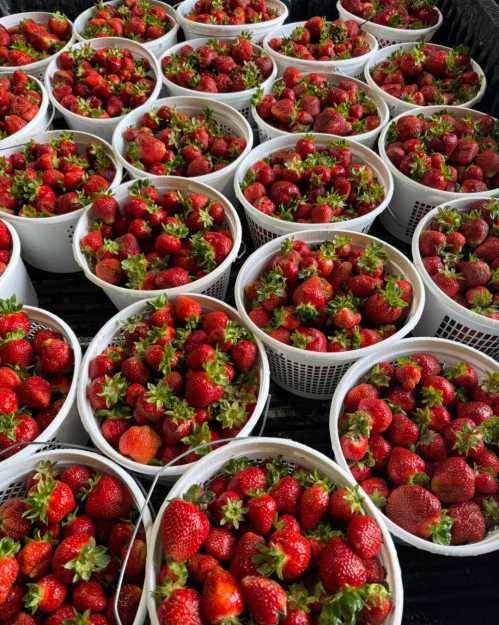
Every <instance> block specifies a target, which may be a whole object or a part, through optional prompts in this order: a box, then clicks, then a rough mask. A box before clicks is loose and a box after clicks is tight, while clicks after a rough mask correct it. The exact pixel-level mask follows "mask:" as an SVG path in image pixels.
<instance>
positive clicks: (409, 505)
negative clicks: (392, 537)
mask: <svg viewBox="0 0 499 625" xmlns="http://www.w3.org/2000/svg"><path fill="white" fill-rule="evenodd" d="M386 514H387V516H388V518H390V519H391V520H392V521H393V522H394V523H397V525H400V527H402V528H403V529H405V530H406V531H408V532H410V533H411V534H415V535H416V536H419V537H421V538H429V537H430V536H433V539H434V540H435V537H438V536H439V533H440V532H443V540H444V544H445V542H447V541H448V540H449V536H448V534H449V524H448V523H447V524H445V523H444V524H441V521H442V520H443V519H442V511H441V505H440V501H439V500H438V499H437V497H435V495H433V494H432V493H430V492H429V491H428V490H426V489H425V488H423V487H422V486H415V485H410V484H404V485H402V486H398V487H397V488H395V489H394V490H393V491H392V492H391V493H390V495H389V497H388V500H387V504H386ZM440 524H441V525H440Z"/></svg>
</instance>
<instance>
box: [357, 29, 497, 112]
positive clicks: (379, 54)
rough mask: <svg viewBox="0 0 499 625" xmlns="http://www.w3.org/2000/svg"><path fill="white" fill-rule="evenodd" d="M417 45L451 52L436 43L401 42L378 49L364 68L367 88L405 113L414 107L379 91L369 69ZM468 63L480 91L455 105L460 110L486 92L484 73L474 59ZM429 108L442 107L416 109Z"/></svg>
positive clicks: (472, 103) (476, 102) (446, 47)
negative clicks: (477, 76) (398, 52)
mask: <svg viewBox="0 0 499 625" xmlns="http://www.w3.org/2000/svg"><path fill="white" fill-rule="evenodd" d="M418 43H424V44H427V45H430V46H433V47H435V48H437V49H439V50H452V48H451V47H450V46H443V45H440V44H437V43H432V42H430V41H425V42H418V41H409V42H407V41H406V42H401V43H394V44H391V45H389V46H385V47H384V48H379V49H378V50H376V52H375V53H374V54H373V55H372V57H371V58H370V59H368V61H367V63H366V64H365V66H364V78H365V80H366V82H367V84H368V85H369V87H371V88H372V89H373V90H374V91H376V93H378V94H379V95H380V97H382V98H383V99H384V100H385V101H386V102H388V103H389V104H390V105H392V106H397V107H404V108H405V110H406V111H410V110H412V109H414V108H415V105H414V104H413V103H412V102H406V101H405V100H402V99H401V98H396V97H395V96H393V95H391V94H390V93H387V92H386V91H383V89H381V87H380V86H379V85H378V84H376V83H375V82H374V80H373V78H372V75H371V69H372V68H373V67H374V65H375V64H378V63H380V62H381V61H384V60H386V59H387V58H389V57H390V56H391V55H392V54H393V53H394V52H396V51H397V50H398V49H401V48H402V49H404V50H405V49H406V48H407V49H409V48H413V47H414V46H416V45H418ZM386 52H389V54H386ZM470 61H471V67H472V69H473V71H475V72H476V73H477V74H478V75H479V76H480V89H479V90H478V92H477V93H476V95H475V96H473V97H472V98H471V99H470V100H467V101H466V102H462V103H461V104H457V105H455V106H458V107H461V108H469V107H471V106H473V105H474V104H478V103H479V102H480V100H481V99H482V98H483V96H484V94H485V91H486V90H487V76H486V75H485V72H484V71H483V69H482V68H481V66H480V65H479V64H478V63H477V62H476V61H475V60H474V59H472V58H470ZM430 106H442V105H440V104H439V105H435V104H428V105H427V104H425V105H423V106H418V107H417V108H424V109H426V108H429V107H430ZM406 107H407V108H406Z"/></svg>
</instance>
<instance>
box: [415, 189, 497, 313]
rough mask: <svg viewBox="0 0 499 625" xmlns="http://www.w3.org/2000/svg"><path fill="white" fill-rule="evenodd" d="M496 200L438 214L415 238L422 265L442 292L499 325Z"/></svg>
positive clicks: (483, 201)
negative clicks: (417, 240)
mask: <svg viewBox="0 0 499 625" xmlns="http://www.w3.org/2000/svg"><path fill="white" fill-rule="evenodd" d="M498 231H499V200H495V199H490V200H479V201H477V202H474V203H472V204H471V205H470V206H469V208H468V209H466V210H460V211H458V210H456V209H453V208H450V207H447V208H441V209H440V210H439V212H438V215H437V217H436V218H435V219H434V220H433V221H432V222H431V223H430V224H429V226H428V228H427V229H426V230H425V231H423V232H422V233H421V236H420V237H419V251H420V253H421V256H422V258H423V265H424V267H425V269H426V271H427V272H428V273H429V275H430V276H431V278H432V280H433V282H435V284H436V285H437V286H438V287H439V288H440V289H442V291H443V292H444V293H445V294H446V295H448V296H449V297H450V298H452V299H453V300H454V301H455V302H458V303H459V304H461V305H462V306H465V307H466V308H470V309H471V310H473V311H474V312H476V313H478V314H480V315H485V316H486V317H490V318H491V319H496V320H499V237H498V236H497V232H498Z"/></svg>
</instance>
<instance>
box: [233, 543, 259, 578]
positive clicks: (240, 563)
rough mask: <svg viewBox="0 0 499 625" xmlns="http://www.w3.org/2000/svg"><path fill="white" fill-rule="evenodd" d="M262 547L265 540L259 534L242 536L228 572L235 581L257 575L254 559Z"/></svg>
mask: <svg viewBox="0 0 499 625" xmlns="http://www.w3.org/2000/svg"><path fill="white" fill-rule="evenodd" d="M263 545H265V540H264V538H263V537H262V536H260V535H259V534H255V533H253V532H245V533H244V534H242V536H241V538H240V539H239V542H238V543H237V548H236V551H235V553H234V557H233V559H232V562H231V566H230V571H231V573H232V575H234V577H235V578H236V579H238V580H241V579H243V578H244V577H246V576H247V575H257V574H258V570H257V566H256V564H255V561H254V559H255V557H256V556H257V555H258V554H259V553H260V548H261V547H262V546H263Z"/></svg>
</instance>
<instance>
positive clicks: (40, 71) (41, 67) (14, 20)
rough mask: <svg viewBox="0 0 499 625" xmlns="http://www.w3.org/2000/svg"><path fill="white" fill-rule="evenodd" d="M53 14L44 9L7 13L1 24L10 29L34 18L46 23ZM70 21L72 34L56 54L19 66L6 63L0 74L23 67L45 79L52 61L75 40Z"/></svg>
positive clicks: (36, 76) (27, 71)
mask: <svg viewBox="0 0 499 625" xmlns="http://www.w3.org/2000/svg"><path fill="white" fill-rule="evenodd" d="M51 16H52V13H46V12H44V11H28V12H26V13H13V14H12V15H6V16H5V17H2V18H0V25H1V26H4V27H5V28H7V29H9V28H12V27H14V26H17V25H18V24H19V23H20V22H22V21H24V20H29V19H32V20H34V21H35V22H37V23H43V24H46V23H47V22H48V20H49V17H51ZM68 22H69V23H70V25H71V36H70V38H69V39H68V42H67V43H66V45H65V46H64V47H62V48H61V49H60V50H58V51H57V53H56V54H52V55H51V56H48V57H47V58H46V59H42V60H41V61H35V62H34V63H28V64H27V65H21V66H19V67H14V66H10V67H9V66H8V65H4V66H2V67H0V74H6V73H9V74H10V73H11V72H14V71H15V70H16V69H21V70H23V71H25V72H26V73H27V74H29V75H30V76H34V77H35V78H39V79H40V80H43V77H44V75H45V70H46V69H47V67H48V66H49V64H50V63H51V61H52V60H53V59H54V58H55V57H56V56H57V55H58V54H60V53H61V52H64V51H65V50H67V49H68V48H69V47H70V46H71V45H72V44H73V42H74V28H73V23H72V22H71V20H69V19H68Z"/></svg>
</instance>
